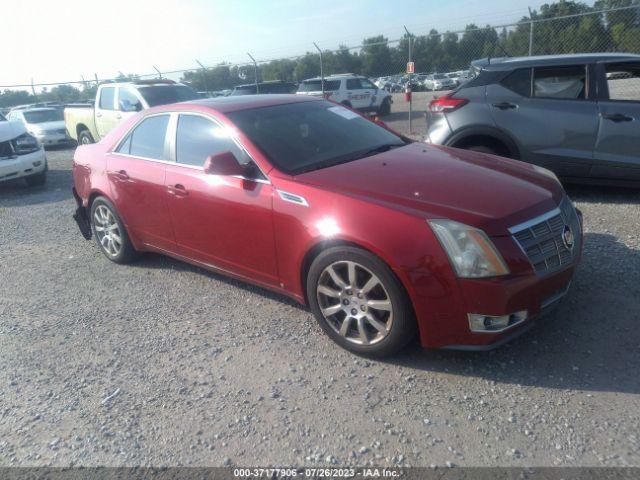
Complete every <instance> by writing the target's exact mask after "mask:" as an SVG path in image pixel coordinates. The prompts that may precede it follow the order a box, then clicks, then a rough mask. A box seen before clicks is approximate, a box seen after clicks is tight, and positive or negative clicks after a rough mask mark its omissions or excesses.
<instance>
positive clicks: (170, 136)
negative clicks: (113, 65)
mask: <svg viewBox="0 0 640 480" xmlns="http://www.w3.org/2000/svg"><path fill="white" fill-rule="evenodd" d="M159 115H169V123H168V124H167V131H166V132H165V155H167V154H168V158H169V159H170V160H160V159H156V158H148V157H140V156H138V155H131V154H129V153H121V152H118V151H117V150H118V149H119V148H120V146H121V145H122V144H123V143H124V142H125V141H126V139H127V137H129V135H131V134H132V133H133V131H134V130H135V129H136V127H137V126H138V125H140V124H141V123H142V122H143V121H144V120H146V119H147V118H151V117H157V116H159ZM180 115H195V116H200V117H204V118H206V119H207V120H210V121H212V122H213V123H215V124H216V125H217V126H218V127H219V128H225V125H224V124H223V123H221V122H220V120H218V119H217V118H216V117H214V116H213V115H210V114H208V113H203V112H189V111H184V110H167V111H163V112H157V113H151V114H149V115H143V116H142V117H141V118H140V119H139V120H138V121H137V122H135V123H134V124H133V125H132V126H131V127H130V128H129V130H127V132H126V133H125V134H124V135H122V137H121V138H120V140H118V143H116V145H115V146H114V147H113V148H112V149H111V150H110V151H109V152H107V155H122V156H124V157H129V158H136V159H139V160H147V161H150V162H158V163H165V164H167V165H176V166H179V167H185V168H190V169H192V170H200V171H202V172H204V165H203V166H201V167H198V166H196V165H187V164H185V163H178V162H177V161H176V144H177V135H178V120H179V117H180ZM231 140H232V141H233V142H234V143H235V144H236V146H237V147H238V148H239V149H240V150H242V151H243V152H244V153H245V155H247V157H248V158H249V159H250V160H251V161H252V162H253V164H254V165H255V166H256V168H257V169H258V170H259V171H260V173H261V174H262V176H263V177H264V178H248V177H245V176H243V175H231V176H232V177H233V178H239V179H241V180H246V181H248V182H256V183H262V184H264V185H271V181H270V180H269V177H268V176H267V174H266V173H264V171H263V170H262V168H260V165H258V163H257V162H256V161H255V159H254V158H253V157H252V156H251V154H250V153H249V151H248V150H247V149H246V148H245V146H244V145H243V144H242V143H241V142H240V141H239V140H238V139H237V138H235V137H231ZM167 149H169V151H168V152H167ZM305 201H306V200H305Z"/></svg>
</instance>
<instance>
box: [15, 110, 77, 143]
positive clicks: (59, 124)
mask: <svg viewBox="0 0 640 480" xmlns="http://www.w3.org/2000/svg"><path fill="white" fill-rule="evenodd" d="M7 120H9V121H10V122H22V123H23V124H24V125H25V126H26V127H27V130H28V131H29V133H30V134H32V135H33V136H34V137H36V138H37V139H38V141H39V142H40V143H41V144H42V145H43V146H45V147H51V146H56V145H68V144H69V143H70V142H72V140H71V138H70V137H69V136H68V135H67V130H66V128H65V125H64V117H63V114H62V110H60V109H58V108H51V107H48V108H29V109H24V110H23V109H17V110H16V109H14V110H11V111H10V112H9V115H7Z"/></svg>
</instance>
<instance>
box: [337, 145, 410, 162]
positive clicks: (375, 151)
mask: <svg viewBox="0 0 640 480" xmlns="http://www.w3.org/2000/svg"><path fill="white" fill-rule="evenodd" d="M398 147H404V144H403V143H401V144H397V143H383V144H382V145H378V146H377V147H375V148H372V149H370V150H367V151H365V152H362V153H359V154H358V155H355V156H353V157H350V158H349V161H351V160H359V159H361V158H365V157H370V156H371V155H376V154H378V153H384V152H388V151H389V150H391V149H392V148H398Z"/></svg>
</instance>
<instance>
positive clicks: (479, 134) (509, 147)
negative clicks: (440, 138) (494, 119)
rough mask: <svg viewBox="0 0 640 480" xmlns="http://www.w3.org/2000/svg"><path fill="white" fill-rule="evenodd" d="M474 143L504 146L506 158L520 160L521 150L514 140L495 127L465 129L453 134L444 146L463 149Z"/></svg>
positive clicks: (480, 126) (483, 126) (482, 126)
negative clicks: (496, 143)
mask: <svg viewBox="0 0 640 480" xmlns="http://www.w3.org/2000/svg"><path fill="white" fill-rule="evenodd" d="M474 141H480V142H482V141H485V142H487V143H486V145H487V146H491V143H492V142H493V143H495V142H498V143H499V144H501V145H502V146H504V149H505V150H506V154H507V156H509V157H510V158H513V159H515V160H520V158H521V149H520V146H519V145H518V143H517V142H516V140H514V139H513V138H512V137H511V135H509V134H508V133H507V132H505V131H503V130H501V129H499V128H497V127H490V126H485V125H476V126H471V127H465V128H463V129H461V130H458V131H456V132H455V133H453V135H451V136H450V137H449V138H448V139H447V141H446V142H445V143H444V144H445V146H447V147H455V148H464V146H465V145H467V144H468V145H470V144H471V143H473V142H474ZM481 144H484V143H481Z"/></svg>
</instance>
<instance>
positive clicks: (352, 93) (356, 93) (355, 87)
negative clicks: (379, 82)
mask: <svg viewBox="0 0 640 480" xmlns="http://www.w3.org/2000/svg"><path fill="white" fill-rule="evenodd" d="M375 90H376V86H375V85H374V84H373V83H371V82H370V81H369V80H367V79H366V78H348V79H347V92H348V93H347V97H348V100H349V102H350V103H351V107H352V108H355V109H357V110H366V109H368V108H370V107H371V104H372V99H373V94H374V93H375Z"/></svg>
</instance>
